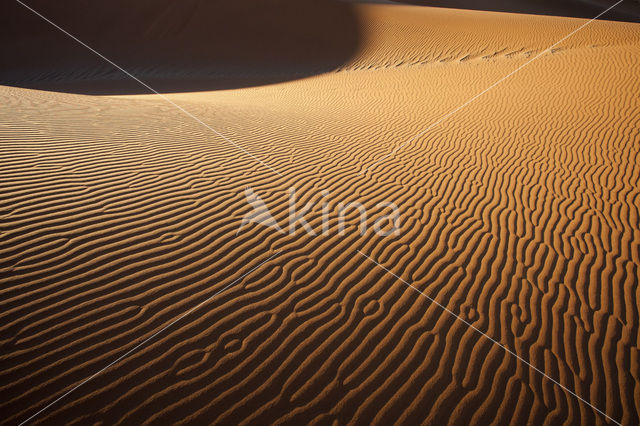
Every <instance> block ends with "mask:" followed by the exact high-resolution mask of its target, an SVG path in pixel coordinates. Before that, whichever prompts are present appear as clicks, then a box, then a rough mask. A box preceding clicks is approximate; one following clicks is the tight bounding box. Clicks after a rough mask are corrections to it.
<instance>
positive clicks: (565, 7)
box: [391, 0, 640, 22]
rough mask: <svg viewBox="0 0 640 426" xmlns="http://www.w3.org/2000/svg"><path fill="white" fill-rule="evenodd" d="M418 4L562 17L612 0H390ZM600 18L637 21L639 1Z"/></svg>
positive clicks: (589, 12) (588, 13)
mask: <svg viewBox="0 0 640 426" xmlns="http://www.w3.org/2000/svg"><path fill="white" fill-rule="evenodd" d="M391 1H395V2H397V3H407V4H412V5H420V6H432V7H447V8H452V9H471V10H485V11H492V12H509V13H527V14H531V15H550V16H565V17H571V18H585V19H591V18H593V17H594V16H596V15H597V14H599V13H600V12H602V11H603V10H605V9H607V8H608V7H609V6H611V5H612V4H614V3H615V1H613V0H610V1H603V0H538V1H531V0H517V1H496V0H473V1H469V0H391ZM600 19H601V20H610V21H626V22H640V2H637V1H636V2H634V1H625V2H623V3H621V4H619V5H618V6H616V7H615V8H614V9H612V10H610V11H608V12H607V13H605V14H604V15H602V17H600Z"/></svg>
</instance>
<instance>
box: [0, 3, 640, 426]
mask: <svg viewBox="0 0 640 426" xmlns="http://www.w3.org/2000/svg"><path fill="white" fill-rule="evenodd" d="M357 8H358V11H359V13H360V18H361V19H362V21H363V22H365V23H367V25H366V26H365V27H364V34H363V37H364V39H363V44H362V47H361V50H360V51H359V52H358V53H357V55H356V56H355V57H354V58H353V59H352V61H351V62H350V63H348V64H345V65H344V67H343V68H342V69H340V70H337V72H333V73H329V74H324V75H321V76H316V77H312V78H308V79H305V80H301V81H295V82H288V83H282V84H277V85H271V86H265V87H256V88H251V89H241V90H229V91H219V92H209V93H188V94H179V95H178V94H176V95H171V99H172V100H173V101H175V102H177V103H179V104H180V105H181V106H183V107H184V108H185V109H187V110H188V111H190V112H191V113H193V114H194V115H196V116H197V117H199V118H201V119H203V120H204V121H205V122H206V123H207V124H209V125H211V126H212V127H214V128H215V129H217V130H219V131H221V132H223V133H224V134H225V135H226V136H228V137H230V138H232V139H233V140H234V141H236V142H238V143H239V144H241V145H242V146H243V147H244V148H245V149H246V150H247V151H249V152H250V153H252V155H254V156H256V157H257V158H259V159H260V160H262V161H264V162H265V163H267V164H268V165H269V166H271V167H273V168H274V169H275V170H277V171H278V172H280V173H281V174H282V175H283V177H280V176H278V175H276V174H274V173H272V172H270V171H269V170H268V169H266V168H265V167H264V166H263V165H261V164H259V163H258V162H256V161H254V160H253V159H252V158H250V157H249V156H247V155H246V154H244V153H242V152H241V151H239V150H238V149H237V148H236V147H234V146H232V145H230V144H229V143H227V142H225V141H223V140H221V139H220V138H218V137H216V136H215V135H214V134H212V133H211V132H210V131H209V130H207V129H206V128H204V127H203V126H201V125H200V124H198V123H197V122H195V121H193V120H192V119H190V118H188V117H186V116H184V115H183V114H181V113H180V112H179V111H176V110H175V108H174V107H172V106H171V105H169V104H168V103H166V102H165V101H163V100H161V99H159V98H157V97H151V96H140V97H93V96H81V95H69V94H60V93H51V92H42V91H34V90H26V89H17V88H9V87H0V93H1V94H2V98H3V101H4V103H3V104H4V106H5V108H3V109H2V110H1V112H0V138H2V142H3V143H2V144H1V145H0V153H1V154H0V155H1V156H2V160H3V161H2V166H1V167H2V175H3V179H2V181H1V182H0V186H1V188H2V191H0V223H2V228H1V231H2V233H1V234H0V241H1V243H0V253H1V256H0V259H1V263H0V271H2V276H3V278H2V283H3V284H2V286H1V287H0V294H1V297H0V308H1V309H0V319H1V321H0V348H1V350H0V359H1V360H2V369H1V371H0V377H1V379H0V389H2V394H3V396H4V398H3V401H0V407H1V408H2V411H3V412H4V413H8V414H7V415H5V419H3V422H6V423H8V424H13V423H17V422H19V421H21V420H24V419H25V418H27V417H28V416H30V415H31V414H33V413H34V412H35V411H37V410H38V409H39V408H41V407H43V406H44V405H46V404H47V403H48V402H50V401H51V400H52V399H53V398H54V397H55V396H57V395H60V394H61V393H63V391H65V390H67V389H70V388H71V387H72V386H73V385H75V384H76V383H78V382H79V381H81V380H83V379H84V378H86V377H89V376H90V375H91V374H93V373H95V372H96V371H98V370H100V369H101V368H103V367H104V366H105V365H107V364H109V363H110V362H111V361H113V360H114V359H116V358H117V357H118V356H120V355H121V354H122V353H124V352H126V351H127V350H128V349H130V348H132V347H133V346H135V345H136V344H137V343H138V342H141V341H142V340H144V339H145V338H146V337H148V336H151V335H152V334H153V333H154V332H155V330H158V329H159V328H161V327H162V326H163V325H166V324H168V323H169V322H170V321H172V320H173V319H174V318H176V317H178V316H179V315H181V314H183V313H184V312H186V311H188V310H189V309H190V308H191V307H193V306H195V305H197V304H198V303H200V302H202V301H203V300H205V299H207V298H208V297H210V296H211V295H212V294H214V293H215V292H216V291H218V290H220V289H222V288H224V287H225V286H227V285H228V284H230V283H232V282H233V281H234V280H236V279H237V278H238V277H241V276H242V275H243V274H245V273H247V272H248V271H250V270H251V269H252V268H254V267H256V266H257V265H259V264H260V263H261V262H262V261H263V260H265V259H267V258H268V257H269V256H270V255H272V254H273V253H274V252H275V251H278V250H281V251H282V253H281V254H280V255H279V256H278V257H277V258H276V259H274V261H273V262H269V263H267V264H264V265H263V266H261V267H259V268H258V269H257V270H256V271H254V272H253V273H250V274H249V275H248V276H247V277H246V278H244V279H242V280H241V281H240V282H239V283H238V284H236V285H235V286H233V287H231V288H229V289H228V290H227V291H225V292H224V293H222V294H220V295H219V296H218V297H216V298H215V299H214V300H212V301H211V302H210V303H207V304H206V306H204V307H203V308H201V309H199V310H198V311H197V312H194V313H193V314H192V315H190V316H188V317H186V318H185V319H184V320H183V321H181V322H180V323H178V324H176V326H174V327H173V328H171V329H169V330H167V332H166V333H163V334H161V335H159V336H158V337H157V339H155V340H153V341H152V342H150V343H149V344H148V345H145V346H144V347H142V348H141V349H140V350H139V351H137V352H135V353H134V354H132V355H131V356H130V357H128V358H127V359H126V360H124V361H122V362H120V363H118V364H117V365H114V366H113V367H112V368H110V369H109V370H108V371H106V372H104V373H103V374H101V375H99V376H98V377H96V378H95V379H93V380H92V381H90V382H88V383H87V384H86V385H84V386H83V387H82V388H81V389H79V390H78V391H76V392H74V393H73V394H71V395H69V396H68V397H67V398H65V399H64V400H63V401H61V402H60V403H59V404H57V405H55V406H53V407H52V408H51V409H50V410H48V411H46V412H45V413H43V414H42V415H41V416H40V417H38V420H39V421H41V422H43V423H47V424H60V423H63V422H77V423H96V422H103V423H105V424H107V423H116V422H121V423H127V424H135V423H141V422H145V421H146V422H156V423H162V424H170V423H174V422H175V423H180V422H191V423H206V422H216V423H220V424H231V423H233V424H249V423H259V424H267V423H276V424H282V423H292V424H304V423H315V424H327V423H339V424H342V423H350V422H351V423H362V424H368V423H376V424H390V423H392V422H395V421H399V422H408V423H419V422H422V423H427V424H442V423H445V422H449V423H453V424H461V423H462V424H464V423H473V424H486V423H488V422H492V421H493V422H497V423H512V424H528V423H532V424H556V423H560V422H566V423H568V424H578V423H587V424H593V423H596V424H601V423H606V422H605V419H604V418H603V417H602V416H600V415H598V414H597V413H596V412H594V411H593V410H592V409H590V408H589V407H588V406H586V405H585V404H582V403H580V402H579V401H578V400H577V399H575V398H574V397H572V396H570V395H568V394H567V393H566V392H564V391H562V390H561V389H560V388H558V387H557V386H555V385H553V383H551V382H550V381H548V380H545V379H544V378H543V377H541V376H540V375H539V374H537V373H535V372H533V371H532V370H531V369H529V368H527V367H526V366H525V365H523V364H521V363H519V362H517V360H515V359H514V358H513V357H510V356H508V355H507V354H505V352H504V351H503V350H502V349H500V348H498V347H496V346H494V345H491V344H490V343H489V342H488V341H487V340H485V339H482V338H481V337H479V336H478V334H476V333H475V332H473V331H472V330H469V329H468V328H467V327H466V326H464V325H463V324H462V323H460V322H457V321H454V320H453V318H452V317H450V316H448V315H446V314H443V312H442V311H441V309H439V308H438V307H437V306H434V305H433V304H430V303H429V302H428V300H426V299H425V298H421V297H418V296H417V295H416V293H415V292H414V291H413V290H411V289H409V288H407V287H406V286H405V285H403V284H402V283H401V282H399V281H398V280H396V279H394V278H393V277H392V276H390V275H389V274H386V273H385V272H384V271H383V270H381V269H379V268H377V267H375V266H374V265H372V264H371V263H367V262H366V261H363V259H362V258H361V257H360V256H358V254H357V250H362V251H363V252H365V253H368V254H369V255H370V256H371V257H372V258H374V259H376V260H377V261H379V262H380V263H382V264H384V265H385V266H386V267H388V268H389V269H391V270H392V271H393V272H394V273H395V274H397V275H399V276H401V277H403V278H404V279H405V280H407V281H409V282H411V283H413V284H414V285H415V286H416V287H418V288H420V289H421V290H422V291H424V292H425V293H426V294H429V296H430V297H433V298H434V299H436V300H437V301H438V302H439V303H442V304H443V305H445V306H447V307H448V308H449V309H451V310H452V311H454V312H456V313H458V314H459V315H461V317H462V318H464V319H465V320H466V321H469V322H471V323H472V324H473V325H474V326H475V327H477V328H479V329H480V330H483V331H484V332H486V333H487V334H488V335H490V336H492V337H493V338H495V339H496V340H498V341H500V342H501V343H502V344H504V345H505V346H507V347H509V348H511V350H513V351H515V352H517V353H518V354H519V355H521V356H522V357H524V358H526V359H528V360H529V361H530V362H531V363H532V364H533V365H536V366H537V367H538V368H540V369H542V370H544V371H545V372H546V373H547V374H549V375H550V376H551V377H553V378H554V379H556V380H558V381H559V382H561V383H562V384H564V385H565V386H567V387H569V388H571V389H573V390H575V392H576V393H577V394H578V395H580V396H581V397H583V398H585V399H587V400H588V401H590V402H591V403H592V404H593V405H595V406H596V407H598V408H600V409H602V410H604V411H605V412H606V413H607V414H608V415H609V416H611V417H612V418H614V419H619V420H620V421H621V422H622V423H623V424H636V423H638V422H639V421H640V394H639V393H638V389H640V387H639V384H640V370H639V365H640V360H639V355H640V344H639V342H638V325H639V322H640V318H639V313H638V300H639V299H640V294H639V293H640V292H639V288H638V280H639V276H640V272H639V265H640V246H639V244H638V241H640V226H639V217H640V214H639V210H640V194H639V191H640V190H639V188H640V182H639V180H640V173H638V170H639V159H640V157H639V151H640V99H639V98H638V96H637V94H638V93H640V64H639V62H640V60H639V58H640V27H639V26H638V25H635V24H624V23H612V22H596V23H594V24H593V25H591V26H589V27H588V28H586V29H585V30H584V31H582V32H580V33H579V34H577V35H576V36H575V37H574V38H572V39H570V40H567V42H566V43H563V44H562V45H561V46H559V49H558V50H556V51H554V52H549V53H546V54H545V55H543V56H542V57H541V58H540V59H539V60H537V61H535V62H534V63H532V64H530V65H529V66H527V67H526V68H524V69H523V70H522V71H520V72H519V73H518V74H517V75H516V76H514V77H513V78H512V79H510V80H507V81H505V82H504V83H503V84H501V85H500V86H499V87H496V88H495V89H494V90H492V91H491V92H489V93H487V94H486V95H484V96H483V97H481V98H479V99H478V100H477V101H476V102H474V103H473V104H471V105H469V106H468V107H467V108H465V109H464V110H461V111H460V112H459V113H458V114H456V115H455V116H454V117H452V118H451V119H449V120H447V121H445V122H443V123H442V124H441V125H439V126H437V127H436V128H434V129H432V130H430V131H429V132H427V133H426V134H424V136H422V137H420V138H418V139H417V140H415V141H414V142H412V143H411V144H408V145H407V146H406V147H405V148H403V149H402V150H401V151H399V152H398V153H397V154H396V155H394V156H392V157H390V158H389V159H387V160H386V161H384V162H381V163H379V164H377V165H376V166H374V167H372V168H371V169H369V170H367V171H366V172H365V173H363V174H358V173H359V172H360V171H362V170H364V169H365V168H366V167H367V166H368V165H370V164H372V163H374V162H375V161H376V160H377V159H379V158H381V157H382V156H384V155H386V154H388V153H389V152H390V151H391V150H392V149H394V148H395V147H397V146H399V145H400V144H402V143H403V142H404V141H406V140H408V139H409V138H411V137H412V136H414V135H416V134H417V133H419V132H420V131H422V130H424V129H425V128H427V127H428V126H429V124H430V123H431V122H433V121H435V120H437V119H438V118H439V117H441V116H442V115H444V114H446V113H447V112H448V111H450V110H451V109H453V108H455V107H456V106H458V105H460V104H461V103H463V102H464V101H466V100H467V99H469V98H470V97H471V96H473V95H475V94H476V93H478V92H480V91H481V90H483V89H484V88H486V87H488V86H489V85H490V84H492V83H493V82H494V81H496V80H498V79H499V78H501V77H502V76H504V75H506V74H508V73H509V72H511V71H512V70H513V69H515V68H517V67H518V66H519V65H520V64H522V63H524V62H525V61H526V60H527V58H528V56H527V52H536V53H537V52H542V51H544V50H545V48H546V47H548V46H549V45H551V44H553V43H554V42H555V41H556V40H557V39H559V38H561V37H562V36H563V35H564V34H566V33H568V32H570V31H571V30H572V29H573V28H575V27H576V26H577V25H580V24H581V23H582V22H584V21H582V20H577V19H560V18H552V17H533V16H516V15H506V14H493V13H479V12H460V11H451V10H437V9H428V8H412V7H408V6H406V7H405V6H402V7H400V6H398V7H395V6H393V7H388V6H380V5H375V6H374V5H359V6H357ZM465 29H466V30H465ZM536 53H533V54H536ZM292 186H295V187H296V188H297V193H298V195H299V199H298V204H299V206H300V208H301V207H302V206H304V205H305V204H306V203H307V202H309V201H311V202H315V207H314V208H313V209H312V212H311V213H310V214H309V215H308V216H307V219H308V221H309V223H310V225H311V226H312V227H313V228H314V229H319V227H320V226H321V224H320V221H321V214H322V212H321V208H322V207H321V203H322V200H323V195H322V193H321V191H323V190H328V191H329V193H330V195H329V196H328V198H329V199H330V200H332V201H333V202H335V203H337V202H340V201H342V202H345V203H346V202H350V201H359V202H361V203H363V204H364V205H365V206H366V207H367V209H368V211H371V212H374V211H376V207H375V206H376V204H378V203H380V202H383V201H393V202H395V203H396V204H397V205H398V206H399V208H400V211H401V219H400V223H401V229H400V233H399V235H398V236H397V237H381V236H377V235H376V234H374V233H373V232H371V226H372V225H373V221H374V220H375V217H374V216H371V217H369V218H368V222H367V224H368V225H369V230H370V231H369V232H368V233H366V234H365V235H360V234H359V233H357V232H355V230H356V228H357V226H358V221H357V216H356V215H355V214H354V215H352V216H349V221H348V224H347V228H346V229H347V234H345V235H343V236H340V235H338V234H337V232H336V227H337V221H336V220H335V219H332V221H331V223H330V225H331V227H330V232H329V234H328V235H317V236H309V235H306V234H305V233H302V232H298V233H297V234H295V235H288V234H282V233H278V232H276V231H275V230H274V229H272V228H268V227H263V226H260V225H256V224H248V225H245V227H243V228H242V229H241V230H240V232H238V227H239V226H240V224H241V221H242V218H243V216H244V214H245V213H247V212H249V211H250V209H251V208H250V206H249V204H248V203H247V201H246V200H245V196H244V190H245V188H246V187H251V188H253V190H254V191H255V192H256V193H257V194H259V195H260V197H261V199H262V200H263V201H264V202H265V204H266V205H267V206H268V207H269V208H270V211H271V213H272V214H273V216H274V217H275V219H276V221H277V222H278V223H279V224H280V225H281V226H282V227H283V228H286V226H287V221H288V205H287V191H288V189H289V188H290V187H292ZM333 217H335V215H334V216H333Z"/></svg>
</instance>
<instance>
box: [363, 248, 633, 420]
mask: <svg viewBox="0 0 640 426" xmlns="http://www.w3.org/2000/svg"><path fill="white" fill-rule="evenodd" d="M358 253H360V254H361V255H362V256H364V257H366V258H367V259H369V260H370V261H371V262H373V263H375V264H376V265H378V266H379V267H380V268H382V269H384V270H385V271H386V272H387V273H389V274H390V275H392V276H394V277H395V278H397V279H398V280H400V281H401V282H402V283H403V284H405V285H407V286H408V287H411V288H412V289H413V290H415V291H416V292H418V293H420V295H422V296H424V297H426V298H427V299H428V300H429V301H430V302H431V303H433V304H435V305H437V306H438V307H439V308H440V309H442V310H443V311H445V312H446V313H448V314H449V315H451V316H452V317H454V318H455V319H456V320H458V321H460V322H462V323H463V324H465V325H466V326H467V327H469V328H471V329H472V330H474V331H475V332H477V333H479V334H480V335H482V336H483V337H485V338H486V339H488V340H489V341H490V342H491V343H493V344H494V345H496V346H498V347H500V348H502V349H503V350H504V351H505V352H506V353H508V354H510V355H513V356H514V357H515V358H517V359H518V360H519V361H521V362H522V363H523V364H526V365H527V366H529V368H531V369H532V370H534V371H536V372H538V373H540V374H541V375H543V376H544V377H546V378H547V379H548V380H550V381H551V382H553V383H555V384H556V385H558V386H559V387H560V388H562V389H563V390H564V391H566V392H568V393H569V394H571V395H573V396H574V397H576V398H578V399H579V400H580V401H582V402H583V403H585V404H586V405H588V406H589V407H591V408H593V409H594V410H595V411H597V412H598V413H600V414H602V415H603V416H604V417H606V418H607V419H608V420H611V421H612V422H614V423H615V424H617V425H620V426H622V423H620V422H618V421H616V420H614V419H612V418H611V417H609V416H608V415H607V413H605V412H604V411H602V410H600V409H599V408H598V407H596V406H594V405H593V404H591V403H590V402H589V401H587V400H586V399H584V398H582V397H581V396H579V395H578V394H576V393H575V392H574V391H572V390H571V389H569V388H568V387H566V386H564V385H563V384H561V383H560V382H558V381H557V380H555V379H554V378H552V377H550V376H548V375H547V374H546V373H545V372H544V371H542V370H540V369H539V368H538V367H536V366H534V365H532V364H531V363H529V361H527V360H526V359H524V358H522V357H521V356H520V355H518V354H517V353H515V352H513V351H512V350H511V349H509V348H507V347H506V346H504V345H503V344H502V343H500V342H498V341H497V340H495V339H494V338H493V337H491V336H489V335H488V334H486V333H484V332H483V331H482V330H480V329H479V328H477V327H475V326H474V325H473V324H471V323H470V322H468V321H466V320H465V319H464V318H461V317H460V316H458V315H456V313H455V312H453V311H452V310H450V309H449V308H447V307H446V306H444V305H442V304H441V303H439V302H438V301H437V300H435V299H433V298H432V297H429V296H427V295H426V294H425V293H424V292H422V291H421V290H420V289H418V288H417V287H414V286H413V285H412V284H411V283H408V282H407V281H405V280H404V279H402V278H401V277H399V276H398V275H396V274H394V273H393V272H391V271H390V270H388V269H387V268H386V267H384V266H383V265H381V264H380V263H378V262H376V261H375V260H374V259H372V258H371V257H369V256H367V255H366V254H364V253H363V252H361V251H360V250H358Z"/></svg>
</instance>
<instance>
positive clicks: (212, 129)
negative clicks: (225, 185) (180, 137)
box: [16, 0, 284, 177]
mask: <svg viewBox="0 0 640 426" xmlns="http://www.w3.org/2000/svg"><path fill="white" fill-rule="evenodd" d="M16 2H18V3H20V4H21V5H22V6H24V7H25V8H27V9H29V10H30V11H31V12H33V13H35V14H36V15H38V16H39V17H40V18H42V19H44V20H45V21H47V22H48V23H49V24H51V25H53V26H54V27H56V28H57V29H58V30H60V31H62V32H63V33H65V34H66V35H67V36H69V37H71V38H72V39H74V40H75V41H77V42H78V43H80V44H81V45H83V46H84V47H86V48H87V49H89V50H90V51H91V52H93V53H95V54H96V55H98V56H99V57H100V58H102V59H104V60H105V61H107V62H108V63H110V64H111V65H113V66H114V67H116V68H117V69H119V70H120V71H122V72H123V73H125V74H126V75H127V76H129V77H131V78H132V79H134V80H135V81H137V82H138V83H140V84H141V85H142V86H144V87H146V88H147V89H148V90H149V91H150V92H152V93H155V94H156V95H158V96H160V97H161V98H162V99H164V100H165V101H167V102H168V103H170V104H171V105H173V106H174V107H176V108H177V109H179V110H180V111H182V112H183V113H184V114H185V115H187V116H188V117H190V118H192V119H194V120H195V121H197V122H198V123H200V124H202V125H203V126H204V127H206V128H207V129H209V130H211V131H212V132H213V133H215V134H216V135H218V136H220V137H221V138H222V139H224V140H225V141H227V142H229V143H230V144H231V145H233V146H235V147H236V148H238V149H239V150H240V151H242V152H244V153H245V154H247V155H248V156H249V157H251V158H253V159H254V160H256V161H257V162H258V163H260V164H262V165H263V166H265V167H266V168H268V169H269V170H271V171H272V172H274V173H275V174H277V175H278V176H280V177H284V176H283V175H282V174H280V173H278V172H277V171H276V170H275V169H273V168H272V167H271V166H270V165H268V164H267V163H265V162H263V161H262V160H260V159H258V158H256V156H254V155H253V154H251V153H250V152H249V151H247V150H246V149H244V148H243V147H241V146H240V145H238V144H237V143H235V142H234V141H232V140H231V139H229V138H228V137H226V136H225V135H223V134H222V133H220V132H219V131H217V130H216V129H214V128H213V127H211V126H209V125H208V124H207V123H205V122H204V121H202V120H201V119H199V118H198V117H196V116H195V115H193V114H192V113H190V112H189V111H187V110H186V109H184V108H183V107H181V106H180V105H178V104H176V103H175V102H173V101H172V100H171V99H169V98H168V97H166V96H165V95H163V94H162V93H159V92H158V91H157V90H155V89H154V88H153V87H151V86H149V85H148V84H147V83H145V82H144V81H142V80H140V79H139V78H138V77H136V76H135V75H133V74H131V73H130V72H129V71H127V70H125V69H124V68H122V67H121V66H120V65H118V64H116V63H115V62H113V61H112V60H110V59H109V58H107V57H105V56H104V55H102V54H101V53H100V52H98V51H97V50H95V49H94V48H92V47H91V46H89V45H88V44H86V43H85V42H83V41H82V40H80V39H78V38H77V37H76V36H74V35H73V34H71V33H69V32H68V31H66V30H65V29H64V28H62V27H60V26H59V25H57V24H56V23H55V22H52V21H51V20H50V19H48V18H47V17H46V16H44V15H42V14H41V13H40V12H38V11H37V10H35V9H33V8H32V7H31V6H29V5H27V4H25V3H23V2H22V1H20V0H16Z"/></svg>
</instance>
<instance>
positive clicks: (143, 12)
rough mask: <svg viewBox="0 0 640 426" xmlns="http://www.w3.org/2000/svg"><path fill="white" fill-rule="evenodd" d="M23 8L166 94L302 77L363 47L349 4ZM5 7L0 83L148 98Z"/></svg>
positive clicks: (70, 43) (164, 0)
mask: <svg viewBox="0 0 640 426" xmlns="http://www.w3.org/2000/svg"><path fill="white" fill-rule="evenodd" d="M25 3H26V4H28V5H29V6H31V7H33V8H34V9H35V10H37V11H38V12H39V13H41V14H42V15H43V16H45V17H47V18H48V19H50V20H51V21H52V22H54V23H56V24H57V25H59V26H60V27H61V28H63V29H64V30H66V31H68V32H70V33H71V34H73V35H74V36H75V37H77V38H78V39H80V40H81V41H82V42H84V43H86V44H88V45H89V46H91V47H92V48H94V49H96V50H97V51H98V52H100V53H101V54H103V55H104V56H106V57H107V58H109V59H110V60H111V61H113V62H114V63H116V64H117V65H119V66H120V67H122V68H124V69H125V70H127V71H128V72H130V73H132V74H134V75H135V76H136V77H138V78H140V79H141V80H143V81H144V82H145V83H147V84H149V85H150V86H152V87H153V88H154V89H156V90H158V91H160V92H171V91H189V90H214V89H222V88H233V87H243V86H251V85H259V84H267V83H274V82H278V81H286V80H290V79H295V78H301V77H305V76H309V75H313V74H316V73H322V72H326V71H330V70H333V69H335V68H336V67H337V66H339V65H341V64H342V63H344V62H345V61H347V60H348V59H349V58H350V56H351V54H352V52H353V51H354V50H355V49H356V48H357V45H358V23H357V22H356V20H355V15H354V14H353V11H352V8H351V5H349V4H347V3H343V2H339V1H336V0H328V1H315V0H241V1H223V0H184V1H171V0H138V1H133V2H132V1H128V0H127V1H125V0H111V1H100V2H93V1H86V0H60V1H55V2H51V1H46V0H28V1H25ZM0 9H1V11H0V27H1V28H0V55H2V57H3V58H5V59H4V61H3V62H4V63H3V66H2V67H1V68H0V84H4V85H12V86H19V87H29V88H36V89H46V90H58V91H68V92H75V93H87V94H124V93H149V90H148V89H146V88H144V87H143V86H141V85H140V84H138V83H136V82H134V81H133V80H132V79H131V78H129V77H127V76H126V75H125V74H124V73H123V72H121V71H119V70H118V69H117V68H115V67H114V66H112V65H110V64H109V63H107V62H106V61H104V60H103V59H101V58H99V57H98V56H97V55H95V54H94V53H92V52H90V51H89V50H88V49H86V48H85V47H83V46H81V45H80V44H79V43H78V42H76V41H74V40H72V39H70V38H69V37H68V36H67V35H65V34H63V33H62V32H60V31H59V30H58V29H56V28H54V27H53V26H52V25H51V24H49V23H47V22H45V21H44V20H42V19H41V18H39V17H38V16H36V15H35V14H33V12H31V11H29V10H28V9H26V8H25V7H23V6H21V5H20V4H18V3H17V2H14V1H6V2H3V3H2V6H1V8H0ZM328 27H330V28H331V30H330V31H327V28H328Z"/></svg>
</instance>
